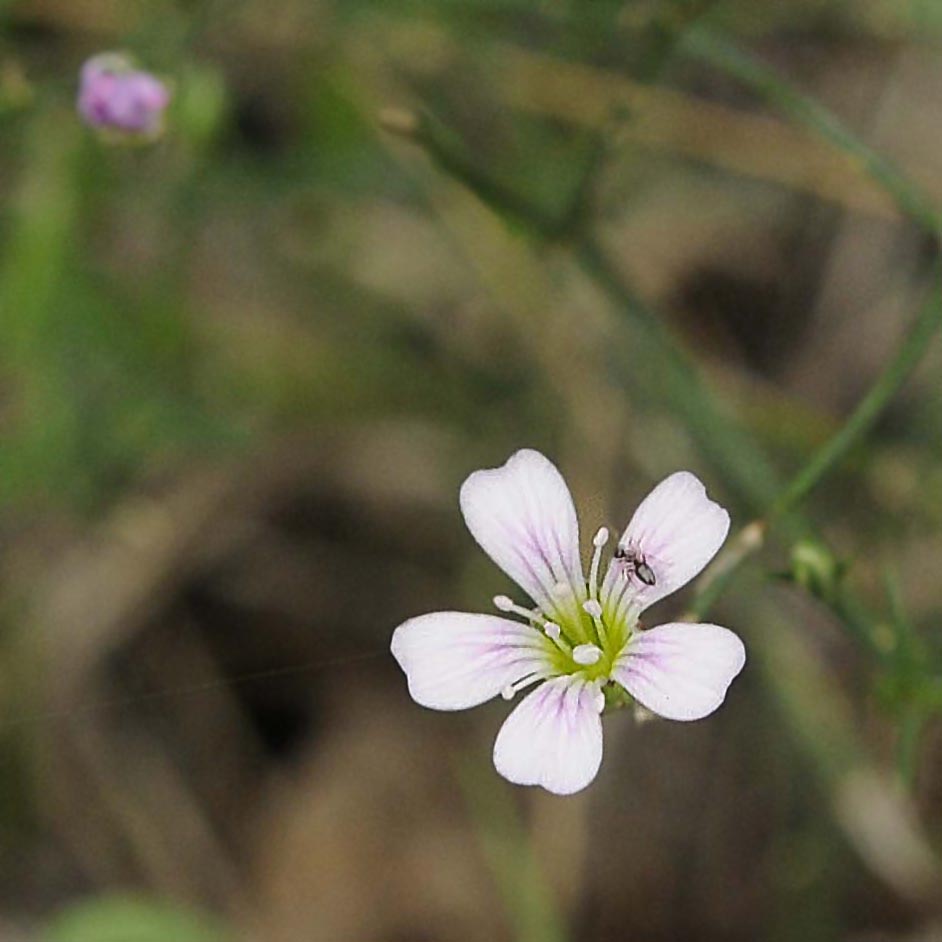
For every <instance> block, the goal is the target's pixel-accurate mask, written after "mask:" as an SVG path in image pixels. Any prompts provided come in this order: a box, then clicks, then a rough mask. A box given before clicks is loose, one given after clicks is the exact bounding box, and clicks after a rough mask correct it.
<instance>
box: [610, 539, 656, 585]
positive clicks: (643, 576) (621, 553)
mask: <svg viewBox="0 0 942 942" xmlns="http://www.w3.org/2000/svg"><path fill="white" fill-rule="evenodd" d="M613 555H614V557H615V559H617V560H619V561H620V562H622V563H623V564H624V566H625V575H632V574H634V575H635V576H637V577H638V580H639V581H640V582H643V583H644V584H645V585H654V584H655V583H656V582H657V577H656V576H655V575H654V570H653V569H652V568H651V567H650V566H649V565H648V564H647V562H646V561H645V558H644V557H643V556H642V555H641V554H640V553H638V552H637V551H636V550H633V549H631V548H630V547H626V546H621V545H619V546H616V547H615V552H614V554H613Z"/></svg>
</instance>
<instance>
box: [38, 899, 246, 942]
mask: <svg viewBox="0 0 942 942" xmlns="http://www.w3.org/2000/svg"><path fill="white" fill-rule="evenodd" d="M231 938H232V936H231V935H230V933H229V932H228V931H227V930H226V929H224V928H223V927H222V926H220V925H219V924H218V923H216V922H215V921H214V920H212V919H210V918H209V917H207V916H205V915H203V914H198V913H194V912H191V911H188V910H183V909H179V908H177V907H175V906H171V905H169V904H165V903H156V902H151V901H148V900H144V899H137V898H134V897H129V896H109V897H103V898H101V899H94V900H88V901H84V902H81V903H78V904H76V905H75V906H73V907H72V908H71V909H68V910H66V911H65V912H64V913H61V914H60V915H58V916H56V917H55V918H54V919H53V920H52V922H51V923H50V924H49V925H48V926H47V928H46V931H45V932H44V934H43V935H42V940H43V942H225V940H228V939H231Z"/></svg>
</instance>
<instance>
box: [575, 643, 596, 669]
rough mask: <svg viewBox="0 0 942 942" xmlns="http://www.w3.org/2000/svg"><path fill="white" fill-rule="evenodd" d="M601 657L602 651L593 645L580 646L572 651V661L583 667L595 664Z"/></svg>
mask: <svg viewBox="0 0 942 942" xmlns="http://www.w3.org/2000/svg"><path fill="white" fill-rule="evenodd" d="M601 656H602V649H601V648H600V647H598V646H597V645H594V644H580V645H577V646H576V647H574V648H573V649H572V659H573V660H574V661H575V662H576V663H577V664H581V665H582V666H583V667H588V666H589V665H591V664H597V663H598V661H599V658H600V657H601Z"/></svg>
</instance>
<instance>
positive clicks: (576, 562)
mask: <svg viewBox="0 0 942 942" xmlns="http://www.w3.org/2000/svg"><path fill="white" fill-rule="evenodd" d="M460 500H461V511H462V513H463V514H464V519H465V522H466V523H467V525H468V529H469V530H470V531H471V534H472V536H474V538H475V539H476V540H477V541H478V543H479V544H480V546H481V548H482V549H483V550H484V552H485V553H487V554H488V556H490V557H491V559H493V560H494V562H495V563H497V565H498V566H500V568H501V569H503V570H504V572H506V573H507V575H508V576H510V578H511V579H513V580H514V582H516V583H517V585H519V586H520V587H521V588H522V589H523V590H524V591H525V592H526V593H527V595H529V596H530V598H532V599H533V600H534V601H535V602H536V603H537V604H538V605H539V606H540V607H541V608H542V609H543V610H544V611H545V612H546V613H547V614H553V613H554V612H561V608H560V605H559V604H558V598H557V597H556V596H555V594H554V587H555V586H557V585H559V584H560V583H562V584H563V585H564V586H567V587H568V589H569V591H570V593H571V595H575V597H576V601H577V602H580V603H581V602H582V601H583V600H584V599H585V597H586V593H585V579H584V577H583V574H582V562H581V560H580V557H579V524H578V521H577V519H576V509H575V507H574V506H573V503H572V496H571V495H570V493H569V488H568V487H567V486H566V482H565V481H564V480H563V477H562V475H561V474H560V473H559V471H557V470H556V467H555V465H553V463H552V462H551V461H550V460H549V459H548V458H546V457H544V456H543V455H541V454H540V453H539V452H538V451H533V450H532V449H529V448H524V449H522V450H521V451H518V452H516V453H515V454H513V455H511V457H510V458H509V459H508V461H507V463H506V464H504V465H503V466H502V467H500V468H490V469H487V470H484V471H475V472H474V473H473V474H472V475H471V476H470V477H468V479H467V480H466V481H465V482H464V484H463V485H462V487H461V498H460ZM571 595H570V599H569V604H568V605H567V607H566V611H567V612H568V611H570V610H571V609H573V608H574V606H573V605H572V598H571Z"/></svg>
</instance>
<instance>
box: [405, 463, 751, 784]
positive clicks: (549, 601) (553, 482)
mask: <svg viewBox="0 0 942 942" xmlns="http://www.w3.org/2000/svg"><path fill="white" fill-rule="evenodd" d="M461 510H462V512H463V514H464V518H465V521H466V523H467V525H468V529H470V531H471V533H472V535H473V536H474V538H475V539H476V540H477V542H478V543H479V544H480V545H481V547H482V549H483V550H484V551H485V552H486V553H487V554H488V555H489V556H490V557H491V559H493V560H494V562H495V563H497V565H498V566H500V568H501V569H503V570H504V572H505V573H506V574H507V575H508V576H510V577H511V578H512V579H513V580H514V582H516V583H517V585H519V586H520V588H521V589H523V590H524V592H526V593H527V595H528V596H530V598H531V599H532V600H533V601H534V602H535V603H536V607H535V608H533V609H528V608H524V607H523V606H520V605H516V604H515V603H514V602H512V601H511V600H510V599H509V598H507V597H506V596H497V598H495V599H494V604H495V605H496V606H497V608H498V609H499V610H500V611H502V612H505V613H507V614H513V615H517V616H519V617H520V619H521V620H520V621H515V620H511V619H508V618H501V617H499V616H496V615H477V614H469V613H465V612H433V613H431V614H428V615H420V616H418V617H417V618H411V619H409V620H408V621H406V622H404V623H403V624H402V625H400V626H399V627H398V628H397V629H396V631H395V633H394V634H393V638H392V653H393V655H394V657H395V658H396V660H397V661H398V662H399V665H400V666H401V667H402V669H403V670H404V671H405V673H406V677H407V678H408V683H409V692H410V694H411V695H412V698H413V699H414V700H415V701H416V702H417V703H420V704H421V705H422V706H426V707H430V708H432V709H435V710H463V709H466V708H468V707H472V706H476V705H477V704H479V703H484V702H485V701H486V700H490V699H492V698H493V697H495V696H497V695H498V694H502V695H503V696H504V698H505V699H508V700H509V699H512V698H513V696H514V695H515V694H516V692H517V691H519V690H521V689H522V688H524V687H527V686H529V685H531V684H534V683H539V686H538V687H537V688H536V689H535V690H534V691H532V692H531V693H529V694H528V695H527V696H526V697H525V698H524V699H523V700H522V701H521V703H520V704H519V705H518V706H517V707H516V708H515V709H514V711H513V712H512V713H511V714H510V716H509V717H508V718H507V720H506V721H505V722H504V724H503V726H502V727H501V730H500V732H499V733H498V735H497V741H496V742H495V744H494V765H495V766H496V768H497V771H498V772H500V774H501V775H503V776H504V777H505V778H507V779H509V780H510V781H511V782H515V783H517V784H520V785H541V786H542V787H543V788H545V789H547V790H548V791H551V792H555V793H556V794H560V795H567V794H571V793H573V792H577V791H579V790H580V789H582V788H585V787H586V785H588V784H589V783H590V782H591V781H592V780H593V779H594V778H595V775H596V773H597V772H598V769H599V765H600V764H601V761H602V722H601V714H602V712H603V710H604V709H605V705H606V702H611V703H613V704H616V703H624V702H627V701H629V700H630V699H632V698H633V699H634V700H635V701H636V702H637V703H639V704H641V705H642V706H643V707H645V708H647V709H648V710H650V711H652V712H654V713H657V714H658V715H660V716H662V717H666V718H667V719H672V720H697V719H700V718H702V717H704V716H707V715H708V714H710V713H712V712H713V711H714V710H715V709H716V708H717V707H719V706H720V704H721V703H722V702H723V700H724V698H725V696H726V690H727V688H728V687H729V685H730V683H731V682H732V680H733V678H734V677H735V676H736V675H737V674H738V673H739V672H740V670H742V667H743V665H744V664H745V660H746V653H745V649H744V648H743V644H742V642H741V641H740V640H739V638H738V637H737V636H736V635H735V634H733V632H731V631H729V630H728V629H726V628H721V627H719V626H718V625H703V624H690V623H672V624H665V625H659V626H658V627H656V628H650V629H647V630H641V628H640V626H639V624H638V617H639V616H640V615H641V613H642V612H643V611H644V610H645V609H646V608H647V607H648V606H649V605H653V604H654V603H655V602H657V601H659V600H660V599H662V598H664V596H666V595H668V594H670V593H671V592H674V591H675V590H677V589H679V588H680V587H681V586H683V585H685V584H686V583H687V582H689V581H690V580H691V579H692V578H693V577H694V576H695V575H697V573H698V572H700V570H701V569H703V567H704V566H705V565H706V564H707V563H708V562H709V561H710V560H711V559H712V558H713V556H714V555H715V554H716V552H717V550H718V549H719V548H720V546H721V545H722V543H723V541H724V540H725V539H726V534H727V532H728V531H729V515H728V514H727V513H726V511H725V510H724V509H723V508H722V507H720V506H719V504H716V503H714V502H713V501H712V500H710V499H709V498H708V497H707V495H706V490H705V489H704V487H703V485H702V484H701V483H700V481H699V480H698V479H697V478H696V477H694V475H692V474H690V473H689V472H686V471H679V472H677V473H676V474H672V475H670V477H668V478H666V479H665V480H663V481H662V482H661V483H660V484H659V485H658V486H657V487H656V488H655V489H654V490H653V491H652V492H651V493H650V494H649V495H648V496H647V497H646V498H645V500H644V501H643V502H642V503H641V505H640V506H639V507H638V509H637V510H636V511H635V514H634V516H633V517H632V518H631V522H630V523H629V524H628V527H627V529H626V530H625V532H624V533H623V534H622V537H621V539H620V540H619V541H618V545H617V547H616V548H615V551H614V553H613V555H612V558H611V560H610V562H609V564H608V569H607V572H606V574H605V576H604V578H603V579H602V580H601V582H599V574H600V565H601V558H602V549H603V547H604V546H605V544H606V543H607V542H608V531H607V530H606V529H605V528H604V527H603V528H602V529H601V530H599V531H598V533H597V534H596V535H595V538H594V539H593V541H592V542H593V546H594V552H593V555H592V563H591V566H590V569H589V578H588V581H587V580H586V578H585V575H584V573H583V569H582V562H581V559H580V553H579V527H578V522H577V520H576V511H575V507H574V506H573V502H572V497H571V496H570V493H569V489H568V488H567V487H566V482H565V481H564V480H563V478H562V475H560V473H559V471H557V469H556V467H555V466H554V465H553V464H552V462H550V461H549V460H548V459H547V458H545V457H544V456H543V455H541V454H540V453H539V452H537V451H532V450H530V449H524V450H522V451H518V452H517V453H516V454H514V455H512V456H511V458H510V459H509V460H508V461H507V463H506V464H505V465H504V466H503V467H500V468H494V469H489V470H484V471H476V472H475V473H474V474H472V475H471V476H470V477H469V478H468V479H467V480H466V481H465V482H464V485H463V486H462V488H461Z"/></svg>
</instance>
